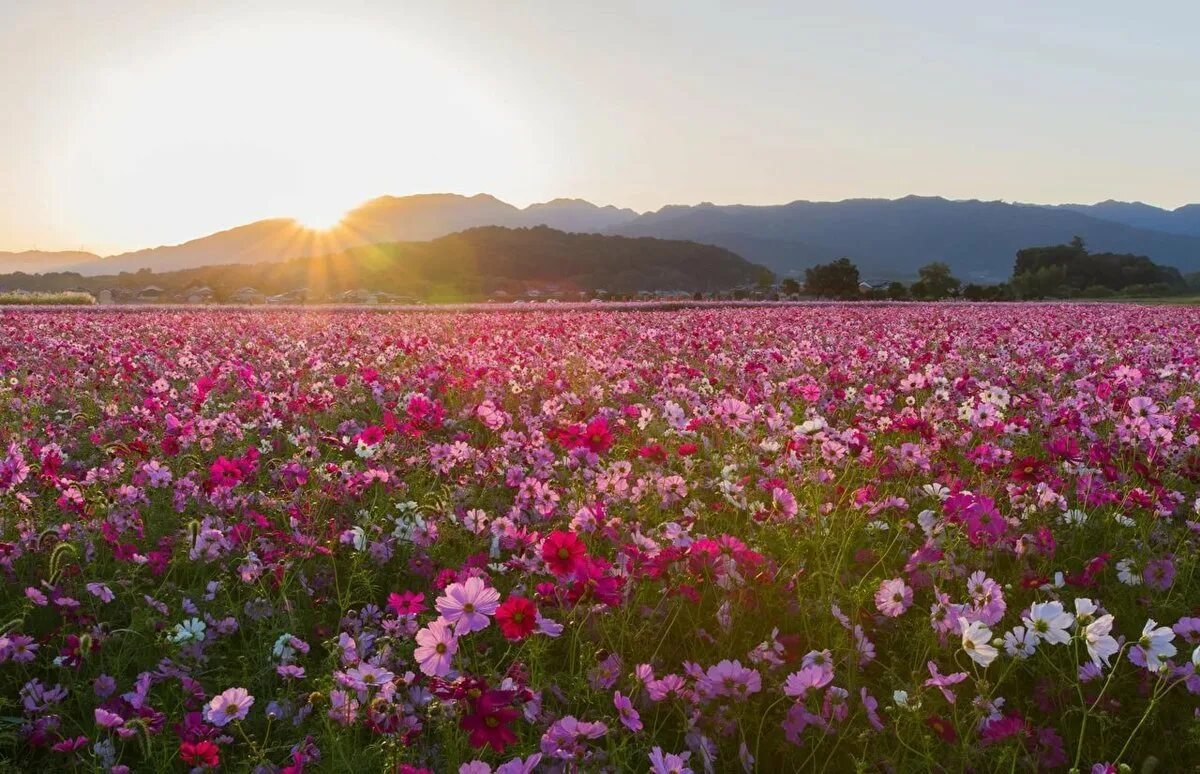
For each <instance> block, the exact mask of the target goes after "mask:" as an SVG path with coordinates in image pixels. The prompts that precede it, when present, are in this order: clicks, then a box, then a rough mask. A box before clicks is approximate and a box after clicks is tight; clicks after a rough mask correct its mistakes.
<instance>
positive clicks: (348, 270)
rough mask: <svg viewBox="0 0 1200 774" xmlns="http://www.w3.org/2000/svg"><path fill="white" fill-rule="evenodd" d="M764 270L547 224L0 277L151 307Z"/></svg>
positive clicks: (651, 242)
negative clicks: (84, 273) (274, 257)
mask: <svg viewBox="0 0 1200 774" xmlns="http://www.w3.org/2000/svg"><path fill="white" fill-rule="evenodd" d="M766 274H767V272H766V270H765V269H764V268H763V267H761V266H758V265H755V264H753V263H750V262H749V261H747V260H745V259H744V258H742V257H741V256H738V255H736V254H734V253H732V252H730V251H728V250H725V249H723V248H720V247H716V246H713V245H705V244H698V243H696V242H689V241H683V240H667V239H651V238H631V237H622V236H612V235H606V234H595V233H567V232H564V231H560V230H556V229H552V228H549V227H546V226H533V227H520V228H508V227H504V226H478V227H475V228H470V229H465V230H463V231H458V232H455V233H453V234H449V235H447V236H442V237H438V238H437V239H433V240H427V241H406V242H386V243H379V244H371V245H364V246H360V247H354V248H351V249H348V250H341V251H337V252H334V253H330V254H321V255H317V256H306V257H302V258H293V259H290V260H287V261H280V262H257V263H240V264H231V265H224V266H220V265H218V266H205V267H197V268H191V269H183V270H179V271H168V272H161V273H155V274H154V277H153V279H152V280H151V279H149V278H147V277H145V276H142V275H139V274H123V275H111V274H105V275H97V276H88V277H80V276H78V275H75V274H61V273H59V274H47V275H41V276H24V277H21V276H14V275H9V276H7V277H0V285H4V284H12V285H13V286H14V287H15V288H19V289H23V290H32V291H48V292H55V291H62V290H70V289H80V290H85V291H88V292H91V293H93V294H99V293H101V292H103V291H108V292H109V293H125V294H127V296H128V295H129V294H136V293H139V292H141V291H143V290H145V289H146V288H148V287H149V288H150V289H151V291H152V295H150V296H147V298H148V299H150V300H160V299H172V300H176V301H178V300H184V299H187V298H188V297H189V296H190V295H193V294H197V295H201V294H206V295H207V296H212V297H214V298H215V299H216V300H219V301H224V300H229V299H231V298H234V297H235V296H236V294H237V293H238V291H239V290H248V292H249V293H250V294H251V295H255V296H262V295H277V294H285V293H302V294H303V295H304V297H306V298H308V299H310V300H312V299H316V300H327V299H333V300H336V299H338V298H340V297H341V296H342V294H344V293H346V292H348V291H350V292H354V291H358V290H363V291H370V292H384V293H389V294H396V295H399V296H406V297H411V298H415V299H428V300H455V299H458V300H461V299H475V300H479V299H483V298H487V297H490V296H492V295H493V294H494V295H496V296H497V297H507V298H518V297H521V296H522V295H523V294H525V293H526V292H527V291H529V290H536V291H538V292H539V293H542V292H545V293H546V294H563V293H567V294H576V293H579V292H585V291H600V290H604V291H607V292H609V293H623V294H624V293H637V292H656V291H667V292H680V291H682V292H687V293H694V292H697V291H701V292H716V291H727V290H730V289H732V288H734V287H737V286H742V285H751V284H755V283H757V282H758V281H759V280H760V279H762V278H764V275H766Z"/></svg>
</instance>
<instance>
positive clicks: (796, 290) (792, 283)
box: [779, 277, 800, 296]
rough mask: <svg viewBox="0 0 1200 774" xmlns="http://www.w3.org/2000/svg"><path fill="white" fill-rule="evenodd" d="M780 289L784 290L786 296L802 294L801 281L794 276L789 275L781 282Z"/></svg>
mask: <svg viewBox="0 0 1200 774" xmlns="http://www.w3.org/2000/svg"><path fill="white" fill-rule="evenodd" d="M779 289H780V290H781V291H783V294H784V295H785V296H795V295H799V294H800V283H799V282H797V281H796V280H795V279H793V278H792V277H788V278H787V279H785V280H784V281H783V282H781V283H779Z"/></svg>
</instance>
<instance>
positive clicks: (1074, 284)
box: [780, 237, 1200, 301]
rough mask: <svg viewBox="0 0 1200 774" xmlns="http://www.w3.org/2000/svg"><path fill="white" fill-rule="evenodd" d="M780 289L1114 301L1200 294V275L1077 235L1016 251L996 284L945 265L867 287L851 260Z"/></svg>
mask: <svg viewBox="0 0 1200 774" xmlns="http://www.w3.org/2000/svg"><path fill="white" fill-rule="evenodd" d="M780 289H781V290H782V292H783V293H785V294H787V295H796V294H804V295H809V296H817V297H821V298H837V299H843V300H855V299H866V300H892V301H906V300H920V301H938V300H942V299H947V298H962V299H965V300H968V301H1015V300H1035V299H1046V298H1110V297H1115V296H1126V297H1145V296H1169V295H1176V294H1182V293H1188V292H1200V272H1195V273H1192V274H1188V275H1186V276H1185V275H1183V274H1181V273H1180V271H1179V270H1178V269H1176V268H1174V267H1172V266H1160V265H1159V264H1156V263H1154V262H1153V261H1152V260H1150V259H1149V258H1147V257H1146V256H1144V255H1130V254H1124V253H1092V252H1089V251H1088V250H1087V247H1086V246H1085V245H1084V242H1083V240H1082V239H1080V238H1079V237H1075V238H1074V239H1073V240H1071V241H1070V242H1069V243H1067V244H1064V245H1049V246H1045V247H1028V248H1025V249H1022V250H1018V251H1017V255H1016V260H1015V261H1014V263H1013V272H1012V276H1011V277H1010V279H1009V280H1008V281H1007V282H1001V283H995V284H988V285H984V284H977V283H964V282H962V281H961V280H960V279H958V278H957V277H955V276H954V274H953V272H952V270H951V269H950V266H949V265H948V264H946V263H945V262H943V261H933V262H930V263H927V264H925V265H924V266H922V267H921V268H920V269H919V270H918V275H917V280H916V281H915V282H913V283H911V284H907V285H906V284H905V283H903V282H899V281H893V282H890V283H888V284H887V285H885V286H880V287H863V283H862V280H861V277H860V276H859V271H858V267H857V266H855V265H854V262H853V261H852V260H850V259H849V258H839V259H837V260H835V261H832V262H830V263H824V264H818V265H816V266H812V267H809V268H808V269H805V272H804V284H803V286H801V284H800V283H799V281H797V280H795V279H792V278H788V279H785V280H784V281H783V282H782V284H781V287H780Z"/></svg>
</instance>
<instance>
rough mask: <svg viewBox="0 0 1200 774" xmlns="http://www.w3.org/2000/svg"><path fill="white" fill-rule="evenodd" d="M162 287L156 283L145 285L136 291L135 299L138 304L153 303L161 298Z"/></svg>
mask: <svg viewBox="0 0 1200 774" xmlns="http://www.w3.org/2000/svg"><path fill="white" fill-rule="evenodd" d="M163 293H164V291H163V289H162V288H160V287H159V286H158V285H147V286H146V287H144V288H142V289H141V290H139V291H138V293H137V296H136V300H137V302H138V303H139V304H153V303H154V302H156V301H161V300H162V298H163Z"/></svg>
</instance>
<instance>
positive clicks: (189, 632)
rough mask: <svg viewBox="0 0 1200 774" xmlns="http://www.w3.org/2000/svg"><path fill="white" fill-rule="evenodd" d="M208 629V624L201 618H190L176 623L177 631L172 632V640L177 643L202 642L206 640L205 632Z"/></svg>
mask: <svg viewBox="0 0 1200 774" xmlns="http://www.w3.org/2000/svg"><path fill="white" fill-rule="evenodd" d="M207 630H208V624H206V623H204V622H203V621H201V620H200V619H199V618H189V619H188V620H186V621H184V622H183V623H180V624H175V631H174V632H172V633H171V642H173V643H175V644H176V645H187V644H188V643H191V642H202V641H203V640H204V632H205V631H207Z"/></svg>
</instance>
